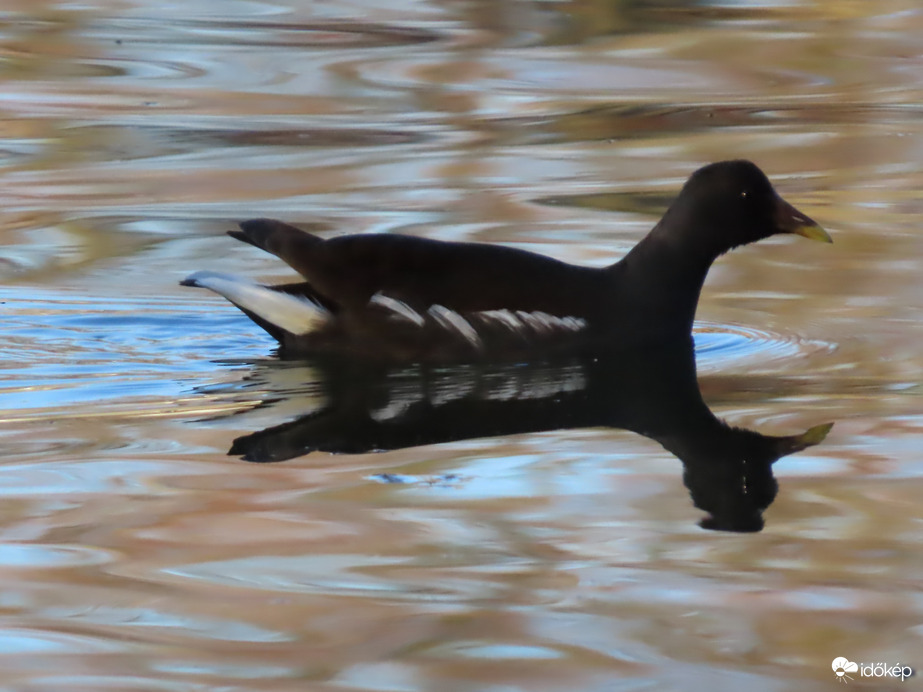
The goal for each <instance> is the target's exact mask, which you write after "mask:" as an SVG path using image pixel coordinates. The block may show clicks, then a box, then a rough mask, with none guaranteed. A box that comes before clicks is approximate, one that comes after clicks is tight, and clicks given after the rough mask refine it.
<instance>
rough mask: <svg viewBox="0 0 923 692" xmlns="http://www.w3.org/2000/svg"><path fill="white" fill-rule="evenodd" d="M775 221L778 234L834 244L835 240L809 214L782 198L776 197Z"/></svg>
mask: <svg viewBox="0 0 923 692" xmlns="http://www.w3.org/2000/svg"><path fill="white" fill-rule="evenodd" d="M775 221H776V228H777V229H778V230H777V232H778V233H795V234H796V235H801V236H804V237H805V238H810V239H811V240H819V241H820V242H822V243H832V242H833V238H831V237H830V234H829V233H827V231H825V230H824V229H823V228H821V227H820V225H819V224H818V223H817V222H816V221H814V220H813V219H812V218H811V217H810V216H808V215H807V214H802V213H801V212H800V211H798V210H797V209H795V207H793V206H792V205H791V204H789V203H788V202H786V201H785V200H784V199H782V198H781V197H776V211H775Z"/></svg>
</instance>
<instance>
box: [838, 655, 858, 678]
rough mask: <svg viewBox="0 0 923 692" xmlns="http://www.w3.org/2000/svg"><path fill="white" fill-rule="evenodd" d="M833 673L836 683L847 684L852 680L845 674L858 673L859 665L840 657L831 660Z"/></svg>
mask: <svg viewBox="0 0 923 692" xmlns="http://www.w3.org/2000/svg"><path fill="white" fill-rule="evenodd" d="M833 672H834V673H836V681H837V682H849V681H850V680H852V679H853V678H852V677H851V676H849V675H847V673H857V672H859V665H858V664H857V663H853V662H852V661H850V660H848V659H845V658H843V657H842V656H838V657H837V658H835V659H833Z"/></svg>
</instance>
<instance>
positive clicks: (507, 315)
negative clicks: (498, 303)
mask: <svg viewBox="0 0 923 692" xmlns="http://www.w3.org/2000/svg"><path fill="white" fill-rule="evenodd" d="M478 314H479V315H481V316H482V317H484V318H486V319H489V320H494V321H496V322H499V323H500V324H502V325H504V326H506V327H509V328H510V329H512V330H513V331H514V332H515V331H518V330H520V329H522V322H521V321H520V320H519V318H518V317H516V315H514V314H513V313H512V312H510V311H509V310H484V311H483V312H480V313H478Z"/></svg>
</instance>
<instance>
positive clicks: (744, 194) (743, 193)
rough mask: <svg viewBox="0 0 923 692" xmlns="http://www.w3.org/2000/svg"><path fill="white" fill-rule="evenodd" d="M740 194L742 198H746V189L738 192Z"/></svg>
mask: <svg viewBox="0 0 923 692" xmlns="http://www.w3.org/2000/svg"><path fill="white" fill-rule="evenodd" d="M740 196H741V198H742V199H747V191H746V190H744V191H743V192H741V193H740Z"/></svg>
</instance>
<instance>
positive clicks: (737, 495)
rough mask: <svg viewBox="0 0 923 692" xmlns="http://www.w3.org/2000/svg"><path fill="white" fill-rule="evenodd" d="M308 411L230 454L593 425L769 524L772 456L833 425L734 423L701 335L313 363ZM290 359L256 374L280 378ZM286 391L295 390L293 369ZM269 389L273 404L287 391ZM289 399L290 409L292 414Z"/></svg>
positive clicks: (744, 517) (751, 522) (714, 503)
mask: <svg viewBox="0 0 923 692" xmlns="http://www.w3.org/2000/svg"><path fill="white" fill-rule="evenodd" d="M311 363H312V366H313V367H312V372H313V375H312V377H313V378H314V381H313V382H312V383H311V386H310V388H309V389H310V392H311V397H310V398H309V400H308V401H307V404H308V405H307V408H308V411H307V412H306V413H305V414H304V415H302V416H301V417H299V418H297V419H295V420H289V421H287V422H282V423H280V424H278V425H274V426H273V427H270V428H268V429H266V430H262V431H260V432H256V433H252V434H249V435H245V436H243V437H239V438H238V439H236V440H235V441H234V444H233V446H232V447H231V450H230V454H239V455H242V456H243V458H244V459H247V460H248V461H257V462H271V461H283V460H285V459H291V458H293V457H297V456H301V455H303V454H308V453H310V452H313V451H326V452H345V453H351V454H357V453H363V452H372V451H383V450H392V449H401V448H405V447H413V446H417V445H427V444H435V443H440V442H449V441H455V440H464V439H470V438H477V437H488V436H496V435H512V434H517V433H527V432H538V431H542V430H556V429H567V428H586V427H602V426H605V427H613V428H624V429H627V430H632V431H634V432H636V433H639V434H641V435H644V436H645V437H648V438H650V439H652V440H656V441H657V442H659V443H660V444H661V445H662V446H663V447H664V448H665V449H666V450H667V451H669V452H670V453H672V454H674V455H676V457H677V458H678V459H679V460H680V461H681V462H682V464H683V482H684V483H685V484H686V487H687V488H688V489H689V492H690V494H691V495H692V501H693V503H694V504H695V506H696V507H698V508H699V509H702V510H704V511H706V512H708V516H707V517H705V518H704V519H702V521H701V522H700V525H701V526H702V527H703V528H707V529H716V530H723V531H759V530H760V529H762V528H763V517H762V513H763V510H765V509H766V507H768V506H769V505H770V503H772V501H773V500H774V499H775V497H776V493H777V491H778V485H777V483H776V480H775V478H774V477H773V473H772V464H773V463H774V462H775V461H776V460H777V459H779V458H781V457H783V456H786V455H788V454H793V453H795V452H798V451H801V450H803V449H806V448H807V447H810V446H813V445H816V444H819V443H820V442H821V441H822V440H823V439H824V437H825V436H826V435H827V432H828V431H829V430H830V427H831V424H826V425H819V426H815V427H813V428H811V429H809V430H807V431H806V432H804V433H802V434H800V435H791V436H785V437H774V436H769V435H762V434H760V433H757V432H754V431H752V430H744V429H742V428H733V427H731V426H729V425H727V424H726V423H724V422H723V421H721V420H719V419H718V418H717V417H715V415H714V414H713V413H712V412H711V411H710V410H709V408H708V406H707V405H706V404H705V402H704V401H703V400H702V395H701V393H700V391H699V387H698V382H697V380H696V373H695V357H694V353H693V348H692V340H691V339H690V338H688V337H687V338H685V339H680V340H679V341H678V342H677V343H673V344H670V345H669V346H667V347H662V348H632V349H615V350H611V349H607V350H605V351H600V352H598V353H596V354H592V353H586V354H582V355H580V356H571V357H567V358H563V359H560V360H557V361H556V360H554V359H551V360H547V361H545V362H540V363H531V364H528V365H522V364H490V363H477V364H466V365H455V366H449V367H445V366H443V367H435V368H433V367H414V368H407V367H398V368H394V367H387V366H383V365H381V364H376V363H370V362H356V361H355V360H354V359H312V360H311ZM286 365H287V364H286V363H284V362H281V361H266V362H265V363H264V364H263V365H262V366H260V367H259V368H258V369H257V370H256V371H255V372H254V375H253V378H254V379H255V380H260V379H265V378H266V377H267V376H268V377H269V379H270V380H271V379H273V378H272V373H273V371H274V370H275V369H276V368H280V367H282V368H285V367H286ZM281 379H283V380H285V382H286V384H285V385H284V387H290V386H291V380H290V378H289V377H284V378H281ZM280 394H281V393H280V392H278V391H274V390H273V389H272V387H271V386H270V387H269V388H268V389H267V392H266V395H265V397H266V401H267V404H266V407H265V408H269V409H271V408H272V407H274V406H276V405H278V403H279V402H280V400H281V399H283V398H284V395H280ZM291 412H292V407H291V406H286V407H285V408H284V410H283V411H282V412H281V413H280V414H279V415H280V417H282V416H289V415H291Z"/></svg>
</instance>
